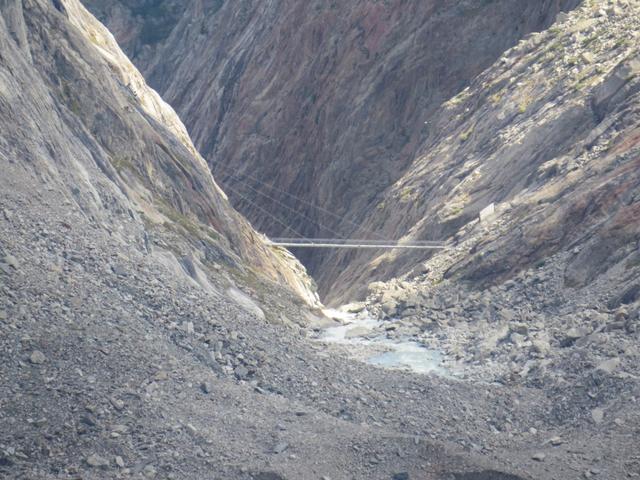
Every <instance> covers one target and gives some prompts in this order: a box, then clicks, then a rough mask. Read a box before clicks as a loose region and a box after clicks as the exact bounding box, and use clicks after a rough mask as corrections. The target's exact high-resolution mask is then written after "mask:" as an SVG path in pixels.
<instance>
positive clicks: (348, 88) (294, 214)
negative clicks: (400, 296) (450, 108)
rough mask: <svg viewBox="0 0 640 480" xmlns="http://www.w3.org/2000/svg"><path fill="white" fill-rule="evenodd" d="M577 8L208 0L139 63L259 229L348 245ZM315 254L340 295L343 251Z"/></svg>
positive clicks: (315, 264)
mask: <svg viewBox="0 0 640 480" xmlns="http://www.w3.org/2000/svg"><path fill="white" fill-rule="evenodd" d="M89 3H90V4H91V2H89ZM577 3H578V2H577V1H555V0H554V1H543V2H530V1H524V0H523V1H520V0H519V1H506V0H505V1H497V2H476V1H463V2H460V1H457V0H456V1H446V2H434V1H428V2H424V1H409V2H406V1H392V2H371V1H360V2H323V1H318V2H296V1H292V0H290V1H284V2H275V1H267V2H260V3H259V4H255V3H254V2H244V1H243V2H224V3H222V2H219V1H217V0H216V1H214V0H207V1H198V2H192V3H190V4H189V6H188V7H187V8H186V10H185V12H184V16H183V18H182V19H181V20H180V21H178V22H177V24H176V25H175V27H173V30H172V32H171V34H170V35H169V36H168V37H167V39H166V40H165V41H164V42H162V45H159V46H156V47H155V48H156V55H155V57H154V58H153V59H150V58H149V57H148V56H142V57H141V58H140V60H139V62H140V65H141V66H142V68H143V71H144V73H145V76H146V77H147V78H148V80H149V81H150V82H151V84H152V85H153V86H154V87H156V88H157V89H158V90H159V91H160V92H161V94H162V95H163V97H164V98H165V99H166V100H167V101H169V103H171V104H172V105H174V107H175V108H176V109H177V110H178V111H179V113H180V114H181V116H182V118H183V119H184V120H185V123H186V124H187V127H188V129H189V131H190V133H191V135H192V137H193V138H194V140H195V143H196V145H197V146H198V148H199V149H200V150H201V151H202V152H203V154H204V156H205V158H207V160H208V161H209V163H210V164H211V166H212V169H213V171H214V174H216V176H217V177H218V178H221V179H222V180H223V183H224V185H225V191H227V193H229V194H230V196H231V198H232V200H233V201H234V204H236V205H237V206H238V208H239V209H240V210H241V211H242V212H243V213H245V214H246V215H247V216H248V217H249V219H250V220H251V221H252V222H253V223H254V225H256V227H257V228H259V229H260V230H263V231H265V232H267V233H268V234H271V235H276V236H283V235H285V236H297V235H298V234H303V235H306V236H316V237H326V236H338V237H349V236H353V235H354V232H353V231H354V226H355V224H358V223H359V222H360V220H361V218H362V215H363V213H364V212H365V211H366V210H367V209H368V208H370V207H371V206H373V205H376V204H377V203H378V202H379V194H380V192H381V191H383V190H384V189H385V188H386V187H387V186H389V185H391V184H393V183H394V182H395V181H396V180H397V179H398V178H399V177H400V176H401V174H402V172H403V171H404V169H405V168H406V167H407V166H408V165H409V163H410V161H411V160H412V159H413V158H414V157H415V153H416V150H417V148H418V147H419V146H420V145H421V144H423V143H424V140H425V138H426V137H427V136H428V135H429V129H428V128H426V127H425V125H424V122H425V120H429V119H430V117H431V116H432V114H433V113H434V112H435V110H436V109H437V107H438V106H439V105H440V104H441V103H443V102H444V101H446V100H447V99H449V98H450V97H451V96H452V95H454V94H456V93H457V92H459V91H460V90H461V89H462V88H464V87H465V86H466V85H467V83H468V82H469V81H470V80H471V79H472V78H474V77H475V76H476V75H477V74H478V73H480V72H481V71H482V70H483V69H485V68H486V67H488V66H489V65H490V64H491V63H492V62H493V61H494V60H495V59H496V58H498V56H499V55H500V54H501V53H502V52H503V51H504V50H506V49H507V48H509V47H510V46H512V45H514V44H515V43H516V42H517V41H518V40H519V39H520V38H522V36H523V35H525V34H527V33H529V32H531V31H535V30H539V29H541V28H544V27H545V26H547V25H549V24H550V23H551V22H552V21H553V19H554V18H555V15H556V14H557V13H558V12H559V11H560V9H562V8H571V7H574V6H575V5H576V4H577ZM123 8H125V7H124V6H123V4H122V3H121V2H111V6H110V7H109V8H106V10H104V11H105V12H106V13H103V15H105V18H106V20H105V21H107V23H108V24H110V25H114V27H113V28H114V29H115V31H116V32H120V35H119V38H122V40H123V42H124V44H125V45H129V46H130V47H129V48H130V49H131V52H132V53H133V54H135V47H134V46H132V45H133V43H132V42H131V35H135V31H137V30H139V28H140V27H139V24H140V22H142V21H143V19H142V18H141V17H136V16H135V15H133V13H132V10H131V9H129V13H128V16H127V19H128V20H127V21H123V20H122V18H121V14H120V13H117V14H116V13H114V12H122V10H123ZM130 22H133V23H130ZM128 25H134V26H128ZM135 25H138V26H135ZM134 43H135V42H134ZM265 184H266V185H265ZM269 186H274V187H275V189H272V188H270V187H269ZM291 195H295V198H294V197H292V196H291ZM313 205H319V206H321V207H323V210H319V209H317V208H314V207H313ZM361 233H362V234H363V235H365V236H367V237H370V238H371V237H374V238H375V236H376V235H383V236H387V237H389V236H393V235H394V233H395V232H394V231H384V230H379V231H377V232H376V233H372V232H361ZM303 254H307V255H311V256H310V257H307V258H306V259H305V260H306V261H307V264H308V265H310V266H311V268H312V269H313V270H314V272H315V273H319V274H320V275H319V278H320V283H321V286H322V287H323V289H324V291H325V292H327V291H328V289H329V287H330V285H331V284H332V281H331V278H332V277H331V275H325V265H327V264H329V263H332V262H335V261H336V260H333V259H332V256H333V252H312V253H309V252H308V251H307V252H303ZM348 263H349V261H348V260H347V261H346V264H348ZM343 265H345V264H343Z"/></svg>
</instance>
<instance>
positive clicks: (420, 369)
mask: <svg viewBox="0 0 640 480" xmlns="http://www.w3.org/2000/svg"><path fill="white" fill-rule="evenodd" d="M388 346H389V347H390V348H392V350H390V351H388V352H385V353H381V354H378V355H374V356H372V357H369V358H368V359H367V363H370V364H371V365H377V366H379V367H384V368H392V369H406V370H411V371H413V372H416V373H423V374H425V373H435V374H439V375H446V373H447V372H446V371H445V369H444V368H443V367H442V355H441V354H440V352H437V351H434V350H429V349H427V348H425V347H424V346H423V345H422V344H420V343H417V342H401V343H394V344H389V345H388Z"/></svg>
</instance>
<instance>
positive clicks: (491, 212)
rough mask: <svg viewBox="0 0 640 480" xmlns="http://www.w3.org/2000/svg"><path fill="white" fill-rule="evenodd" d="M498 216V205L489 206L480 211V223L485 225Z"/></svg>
mask: <svg viewBox="0 0 640 480" xmlns="http://www.w3.org/2000/svg"><path fill="white" fill-rule="evenodd" d="M495 214H496V205H495V203H492V204H490V205H489V206H487V207H485V208H483V209H482V210H480V222H482V223H485V222H488V221H489V220H491V219H492V218H493V217H494V216H495Z"/></svg>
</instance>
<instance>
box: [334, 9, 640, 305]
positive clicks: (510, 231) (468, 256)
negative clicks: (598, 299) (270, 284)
mask: <svg viewBox="0 0 640 480" xmlns="http://www.w3.org/2000/svg"><path fill="white" fill-rule="evenodd" d="M601 6H602V4H601V3H599V2H590V3H587V4H585V5H584V6H582V7H580V8H579V9H577V10H575V11H574V12H572V13H571V14H569V15H565V16H563V17H562V19H561V20H559V21H558V22H557V23H556V24H555V25H554V26H553V27H551V28H550V29H549V30H547V31H545V32H542V33H539V34H534V35H531V36H530V37H529V38H527V39H526V40H523V41H522V42H520V43H519V44H518V46H516V47H515V48H513V49H511V50H509V51H507V52H505V54H504V55H503V56H502V57H501V59H500V60H499V61H498V62H497V63H496V64H495V65H494V66H493V67H491V68H489V69H487V70H486V71H485V72H484V73H483V74H482V75H480V76H478V77H477V78H476V79H475V80H474V81H473V82H472V83H471V85H470V86H469V88H468V89H466V90H465V91H464V92H462V93H461V94H460V95H458V96H456V97H454V98H453V99H451V100H450V101H449V102H447V103H446V104H445V105H444V106H443V107H442V108H440V109H439V110H438V111H437V112H436V113H435V114H434V115H433V117H432V120H431V123H430V129H431V133H430V136H429V139H428V140H427V141H426V142H425V143H424V144H423V145H422V147H421V153H420V155H418V157H417V158H416V160H415V161H414V162H413V164H412V166H411V167H410V168H409V169H408V170H407V172H406V173H405V174H404V175H403V176H402V178H401V179H400V180H398V181H397V182H396V184H394V185H393V186H392V187H391V188H389V189H388V190H387V191H386V192H385V195H384V198H383V200H382V201H381V202H380V204H379V205H378V207H377V209H376V210H375V211H371V212H370V213H369V215H368V218H367V219H366V220H364V221H363V225H364V227H363V228H367V229H375V230H380V231H388V232H398V233H400V234H402V235H405V238H407V239H412V238H413V239H420V238H425V237H426V238H429V237H435V238H442V239H447V241H448V245H449V248H448V249H447V250H445V251H444V252H442V253H440V254H437V255H436V256H435V257H434V258H433V259H432V260H431V261H430V262H428V263H427V267H426V270H427V271H430V273H429V274H427V275H426V278H428V280H427V282H430V283H431V284H433V283H437V282H440V281H441V280H443V279H450V280H453V281H460V282H462V283H465V282H466V283H468V284H470V285H472V286H474V287H475V288H478V289H484V288H485V287H488V286H491V285H493V284H499V283H502V282H504V281H505V280H508V279H509V278H511V277H513V276H514V275H517V274H518V273H519V272H521V271H523V270H526V269H529V268H532V267H535V266H536V265H541V264H543V263H544V262H547V261H551V258H552V257H553V256H554V255H556V254H560V253H563V254H567V256H566V257H565V259H566V263H564V264H563V265H562V266H563V268H564V285H563V288H569V289H577V291H580V289H582V288H584V287H587V286H589V285H591V284H593V283H594V282H596V281H598V282H599V283H600V284H601V285H602V289H603V290H602V293H603V294H606V295H609V296H610V298H611V301H612V302H614V303H615V301H616V300H615V298H616V297H618V296H619V295H620V292H624V291H627V290H629V291H631V292H635V291H636V290H633V287H634V285H635V284H636V283H637V282H635V278H637V276H638V273H637V267H638V262H637V255H638V242H639V241H640V216H639V215H640V204H639V203H638V201H639V196H638V192H639V191H640V177H638V172H639V170H638V165H639V163H638V162H639V161H640V157H639V155H638V128H640V114H639V110H638V106H639V105H640V101H639V98H640V97H638V92H639V91H640V60H639V59H640V50H639V49H638V45H637V42H635V41H632V40H630V39H631V38H635V37H637V35H638V34H639V33H640V24H639V23H638V20H637V19H638V18H639V17H638V14H639V13H640V11H639V10H638V8H639V7H638V4H637V3H636V2H628V3H626V2H624V3H620V4H616V6H615V7H611V8H601ZM492 204H493V205H494V207H493V209H494V210H495V211H494V213H493V214H492V215H490V216H489V217H486V218H484V221H481V220H480V218H479V217H480V213H481V212H482V211H483V210H484V209H485V208H486V207H487V206H490V205H492ZM346 258H347V257H346V256H345V255H344V254H339V258H338V259H336V260H335V264H334V265H333V266H332V267H329V268H327V271H326V274H327V275H330V276H332V277H334V278H335V277H337V278H338V280H337V283H338V284H340V285H360V284H361V283H363V282H362V280H366V279H368V278H371V277H378V278H380V277H382V278H385V277H386V278H390V277H394V276H400V275H399V274H405V273H406V274H408V275H409V276H411V275H412V274H415V272H417V270H423V271H424V270H425V267H424V266H420V267H419V268H418V269H416V268H415V267H416V265H418V260H420V258H419V257H417V256H415V255H402V254H399V253H397V252H391V253H387V254H384V255H381V256H377V257H376V258H374V259H373V260H372V259H371V258H367V254H366V253H365V254H360V255H359V258H358V257H356V258H354V257H349V265H348V266H347V268H341V267H340V265H341V264H343V263H344V262H345V261H346V260H345V259H346ZM422 260H426V258H423V259H422ZM436 265H437V266H436ZM412 272H413V273H412ZM634 272H635V273H634ZM356 288H361V287H356ZM355 291H356V290H352V291H351V292H346V293H347V294H346V297H347V298H350V296H353V293H354V292H355ZM630 297H637V294H635V293H632V294H630ZM634 299H635V298H628V299H627V300H630V301H633V300H634ZM618 303H619V302H618Z"/></svg>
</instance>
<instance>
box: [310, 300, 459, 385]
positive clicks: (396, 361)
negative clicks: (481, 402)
mask: <svg viewBox="0 0 640 480" xmlns="http://www.w3.org/2000/svg"><path fill="white" fill-rule="evenodd" d="M324 313H325V315H327V316H328V317H330V318H332V319H334V320H335V321H337V322H339V325H336V326H330V327H328V328H325V329H324V330H323V331H322V332H321V333H320V335H319V336H318V341H322V342H326V343H335V344H341V345H345V346H348V347H349V353H350V355H351V356H352V357H354V358H356V359H358V360H362V361H364V362H366V363H368V364H370V365H376V366H378V367H383V368H389V369H395V370H407V371H411V372H415V373H420V374H431V373H432V374H436V375H442V376H450V375H451V372H450V371H448V370H447V369H446V368H445V367H444V365H443V356H442V354H441V353H440V352H438V351H435V350H430V349H428V348H426V347H425V346H424V345H422V344H421V343H419V342H417V341H414V340H411V339H409V338H406V339H393V338H388V337H387V335H386V330H385V326H388V325H389V322H382V321H380V320H376V319H374V318H371V317H370V316H368V315H367V313H366V311H364V312H361V313H359V314H354V313H345V312H342V311H340V310H332V309H327V310H325V312H324Z"/></svg>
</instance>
